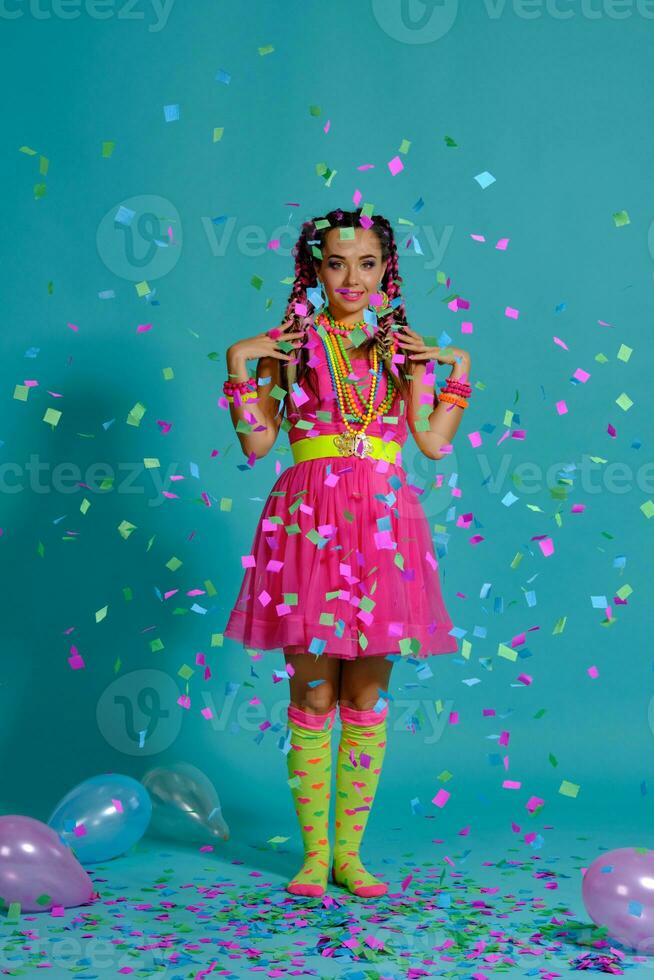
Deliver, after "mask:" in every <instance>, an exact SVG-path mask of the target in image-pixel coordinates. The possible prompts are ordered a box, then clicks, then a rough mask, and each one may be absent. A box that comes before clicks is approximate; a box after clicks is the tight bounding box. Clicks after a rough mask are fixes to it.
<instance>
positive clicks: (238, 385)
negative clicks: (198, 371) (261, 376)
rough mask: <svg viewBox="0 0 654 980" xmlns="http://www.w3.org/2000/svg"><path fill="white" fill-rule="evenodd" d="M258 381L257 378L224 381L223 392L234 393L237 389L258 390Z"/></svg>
mask: <svg viewBox="0 0 654 980" xmlns="http://www.w3.org/2000/svg"><path fill="white" fill-rule="evenodd" d="M256 389H257V382H256V378H248V379H247V380H246V381H224V382H223V393H224V394H226V395H227V394H229V395H231V394H233V392H235V391H256Z"/></svg>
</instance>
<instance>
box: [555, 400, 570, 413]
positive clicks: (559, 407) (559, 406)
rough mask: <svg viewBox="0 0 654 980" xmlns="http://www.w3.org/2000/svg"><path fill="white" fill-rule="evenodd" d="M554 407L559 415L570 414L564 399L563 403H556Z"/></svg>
mask: <svg viewBox="0 0 654 980" xmlns="http://www.w3.org/2000/svg"><path fill="white" fill-rule="evenodd" d="M554 407H555V408H556V411H557V413H558V414H559V415H567V414H568V406H567V405H566V403H565V401H564V400H563V399H561V401H558V402H556V403H555V405H554Z"/></svg>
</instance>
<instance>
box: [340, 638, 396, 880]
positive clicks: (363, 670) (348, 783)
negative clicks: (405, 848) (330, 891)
mask: <svg viewBox="0 0 654 980" xmlns="http://www.w3.org/2000/svg"><path fill="white" fill-rule="evenodd" d="M392 667H393V662H392V661H391V660H386V658H385V657H362V658H359V659H357V660H351V661H345V662H344V663H343V668H342V671H341V683H340V689H339V701H340V716H341V723H342V726H343V727H342V732H341V740H340V744H339V747H338V756H337V768H336V833H335V840H334V872H333V874H334V880H335V881H336V883H337V884H341V885H345V887H346V888H348V889H349V890H350V891H351V892H353V894H355V895H360V896H361V897H362V898H372V897H374V896H377V895H384V894H385V893H386V892H387V891H388V885H386V884H385V883H384V882H382V881H380V880H379V879H378V878H375V876H374V875H371V874H370V872H368V871H366V869H365V868H364V867H363V865H362V863H361V858H360V856H359V849H360V847H361V841H362V839H363V834H364V831H365V829H366V824H367V822H368V817H369V815H370V811H371V809H372V805H373V802H374V799H375V793H376V790H377V784H378V782H379V775H380V773H381V770H382V765H383V762H384V755H385V752H386V716H387V714H388V707H387V705H384V707H383V710H381V711H375V710H374V707H375V705H376V704H377V702H378V701H379V698H380V696H381V695H380V692H384V691H387V690H388V682H389V679H390V674H391V669H392Z"/></svg>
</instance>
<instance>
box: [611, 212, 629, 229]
mask: <svg viewBox="0 0 654 980" xmlns="http://www.w3.org/2000/svg"><path fill="white" fill-rule="evenodd" d="M613 223H614V224H615V227H616V228H621V227H622V226H623V225H628V224H630V220H629V215H628V214H627V212H626V211H614V213H613Z"/></svg>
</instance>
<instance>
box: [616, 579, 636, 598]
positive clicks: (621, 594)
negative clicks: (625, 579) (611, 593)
mask: <svg viewBox="0 0 654 980" xmlns="http://www.w3.org/2000/svg"><path fill="white" fill-rule="evenodd" d="M633 591H634V590H633V589H632V588H631V586H630V585H629V584H628V583H625V584H624V585H621V586H620V588H619V589H618V591H617V592H616V595H617V597H618V599H628V598H629V596H630V595H631V593H632V592H633Z"/></svg>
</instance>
